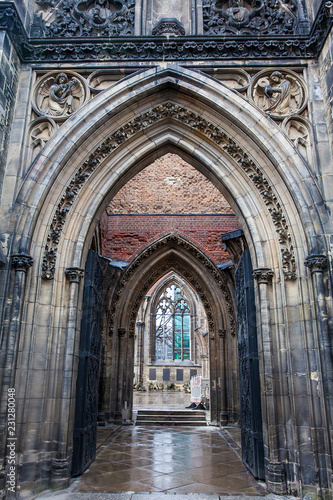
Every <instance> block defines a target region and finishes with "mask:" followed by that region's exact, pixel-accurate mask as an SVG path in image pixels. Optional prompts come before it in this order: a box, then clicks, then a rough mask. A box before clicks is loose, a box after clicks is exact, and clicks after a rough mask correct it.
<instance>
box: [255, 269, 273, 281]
mask: <svg viewBox="0 0 333 500" xmlns="http://www.w3.org/2000/svg"><path fill="white" fill-rule="evenodd" d="M273 276H274V271H273V270H272V269H270V268H269V267H258V268H257V269H254V270H253V277H254V278H255V279H256V280H257V281H258V283H259V284H261V283H263V284H265V285H271V284H272V280H273Z"/></svg>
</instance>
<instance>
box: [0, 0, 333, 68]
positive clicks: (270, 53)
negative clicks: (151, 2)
mask: <svg viewBox="0 0 333 500" xmlns="http://www.w3.org/2000/svg"><path fill="white" fill-rule="evenodd" d="M330 4H331V2H323V4H322V6H321V8H320V9H319V12H318V15H317V17H316V19H315V21H314V23H313V26H312V29H311V32H310V33H309V34H308V35H299V34H298V35H291V34H290V35H285V36H281V35H280V36H279V35H270V36H269V37H268V36H263V37H262V38H258V37H257V36H252V37H251V35H248V36H230V37H229V36H228V38H227V39H222V38H221V36H195V37H193V36H191V37H179V38H177V39H173V40H172V41H168V42H166V41H165V37H160V38H158V37H154V42H152V39H151V37H135V36H128V37H126V38H125V37H118V38H113V39H112V42H110V38H107V37H98V38H96V37H95V38H94V37H91V38H89V37H88V36H84V37H80V36H78V37H74V36H71V37H67V38H66V37H63V38H38V37H37V38H30V37H29V36H28V35H27V33H26V31H25V29H24V27H23V25H22V22H21V20H20V18H19V16H18V13H17V11H16V7H15V6H14V5H13V3H12V2H8V1H7V2H6V1H5V2H0V30H5V31H6V32H7V33H8V36H9V37H10V39H11V41H12V42H13V44H14V46H15V48H16V50H17V53H18V54H19V56H20V58H21V60H22V61H23V62H25V63H29V62H33V63H37V62H56V61H61V62H66V61H68V62H79V61H85V62H88V61H126V60H128V61H142V60H156V61H158V60H163V61H165V60H170V61H172V60H174V61H186V60H195V59H197V60H202V59H222V60H226V59H244V58H247V59H251V58H256V59H267V58H273V57H274V58H276V59H279V58H282V59H284V58H296V59H299V58H316V57H318V55H319V54H320V52H321V49H322V47H323V45H324V43H325V40H326V37H327V36H328V34H329V32H330V29H331V27H332V24H333V15H332V13H331V8H330Z"/></svg>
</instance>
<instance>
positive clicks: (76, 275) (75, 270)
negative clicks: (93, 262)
mask: <svg viewBox="0 0 333 500" xmlns="http://www.w3.org/2000/svg"><path fill="white" fill-rule="evenodd" d="M65 274H66V276H67V278H68V279H69V282H70V283H80V279H81V278H83V276H84V269H82V267H67V269H66V271H65Z"/></svg>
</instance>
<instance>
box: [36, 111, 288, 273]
mask: <svg viewBox="0 0 333 500" xmlns="http://www.w3.org/2000/svg"><path fill="white" fill-rule="evenodd" d="M164 118H173V119H174V120H177V121H179V122H181V123H183V124H185V125H187V126H189V127H190V128H191V129H192V130H197V131H198V132H200V133H201V134H203V135H204V136H206V137H207V138H208V139H209V140H211V141H212V142H214V143H215V144H218V145H219V146H220V148H221V149H222V150H223V151H224V152H225V153H226V154H228V155H229V156H230V157H231V158H233V159H234V160H235V161H236V162H237V164H238V165H239V166H240V167H241V168H242V169H243V170H244V172H245V173H246V174H247V176H248V177H249V179H250V180H251V181H252V182H253V183H254V185H255V187H256V188H257V190H258V191H259V193H260V196H261V197H262V198H263V200H264V202H265V204H266V205H267V207H268V211H269V213H270V215H271V218H272V221H273V223H274V225H275V227H276V231H277V233H278V234H279V242H280V245H281V253H282V262H283V273H284V276H285V279H287V280H290V279H295V278H296V274H295V270H296V266H295V256H294V250H293V245H292V242H291V236H290V234H289V228H288V224H287V221H286V216H285V214H284V212H283V210H282V207H281V204H280V202H279V201H278V199H277V197H276V195H275V193H274V191H273V188H272V187H271V185H270V184H269V181H268V180H267V178H266V177H265V176H264V174H263V173H262V172H261V170H260V169H259V167H257V166H256V164H255V163H254V161H253V160H252V159H251V158H250V157H249V156H248V154H247V153H246V152H245V151H244V150H243V149H242V148H241V147H240V146H239V145H238V144H237V143H236V142H235V140H234V139H232V138H231V137H229V136H228V135H227V134H226V133H225V132H224V130H222V129H221V128H219V127H217V126H216V125H215V124H212V123H210V122H208V121H207V120H206V119H205V118H203V117H202V116H200V115H198V114H196V113H194V112H193V111H191V110H190V109H188V108H184V107H183V106H180V105H178V104H175V103H172V102H166V103H163V104H159V105H158V106H155V107H154V108H151V109H150V110H149V111H147V112H146V113H143V114H141V115H138V116H137V117H136V118H134V119H133V120H131V121H129V122H128V123H126V124H125V125H123V126H122V127H120V128H119V129H118V130H117V131H115V132H114V133H113V134H111V135H110V136H109V137H107V138H106V139H105V140H104V141H103V142H102V143H101V144H100V145H99V146H98V147H97V148H96V149H95V151H93V152H92V153H91V154H90V156H89V158H88V159H87V160H86V161H85V162H84V163H83V165H82V166H81V167H80V168H79V170H78V172H77V173H76V174H75V176H74V178H73V179H72V180H71V182H70V183H69V184H68V186H67V187H66V189H65V192H64V194H63V196H62V198H61V201H60V203H59V204H58V207H57V210H56V213H55V215H54V217H53V221H52V224H51V226H50V231H49V234H48V238H47V244H46V246H45V253H44V259H43V267H42V277H43V278H44V279H53V277H54V272H55V263H56V253H57V248H58V243H59V240H60V236H61V232H62V228H63V226H64V224H65V221H66V217H67V214H68V213H69V211H70V207H71V205H72V204H73V202H74V200H75V198H76V197H77V195H78V193H79V191H80V189H81V187H82V186H83V184H84V183H85V181H86V180H87V179H88V178H89V177H90V176H91V174H92V173H93V172H94V170H95V169H96V168H97V167H98V165H99V164H100V163H101V162H102V161H103V160H104V159H105V158H107V156H108V155H109V154H110V153H112V152H113V151H114V150H115V149H117V148H118V147H120V146H121V145H122V144H123V143H124V142H125V141H126V140H128V139H129V138H130V137H132V136H133V135H134V134H135V133H137V132H138V131H140V130H143V129H146V128H147V127H149V126H151V125H152V124H154V123H157V122H158V121H160V120H162V119H164Z"/></svg>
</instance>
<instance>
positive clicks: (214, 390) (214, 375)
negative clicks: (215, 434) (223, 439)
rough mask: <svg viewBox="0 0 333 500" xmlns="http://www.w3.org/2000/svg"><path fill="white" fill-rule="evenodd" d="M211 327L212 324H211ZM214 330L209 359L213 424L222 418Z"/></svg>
mask: <svg viewBox="0 0 333 500" xmlns="http://www.w3.org/2000/svg"><path fill="white" fill-rule="evenodd" d="M210 329H211V326H210ZM216 344H217V342H216V335H215V332H214V331H210V332H209V359H210V415H211V422H212V424H213V425H217V422H218V420H219V419H220V412H219V411H218V393H219V390H218V389H219V388H218V370H217V346H216Z"/></svg>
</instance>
